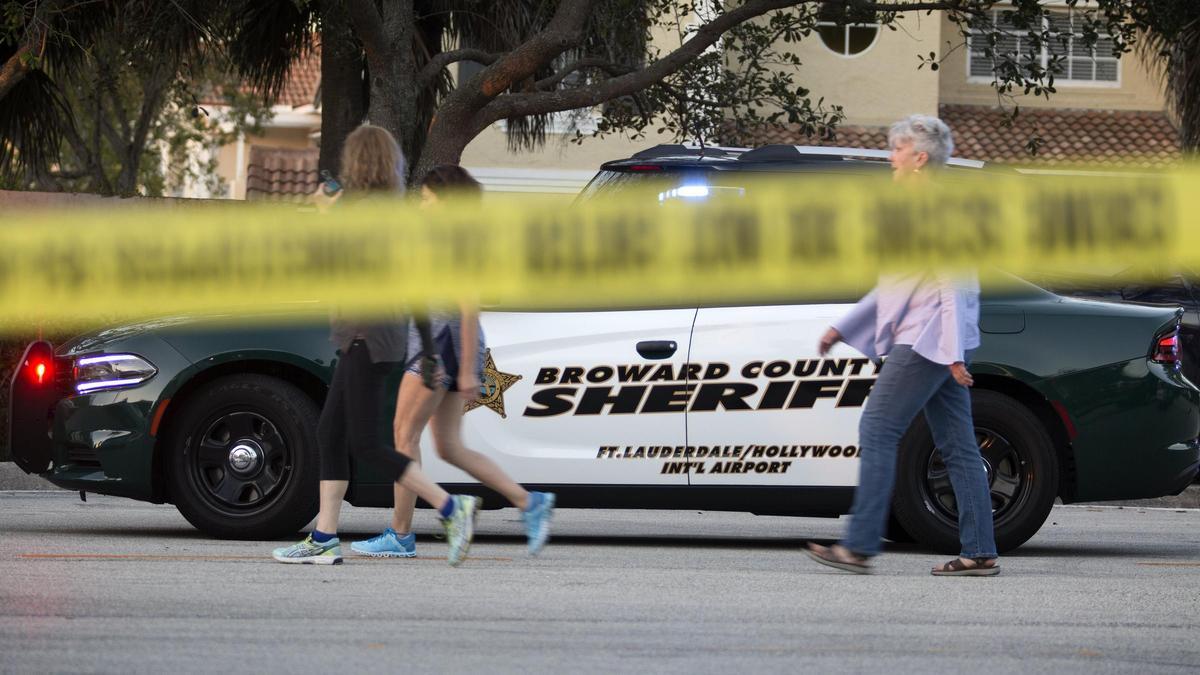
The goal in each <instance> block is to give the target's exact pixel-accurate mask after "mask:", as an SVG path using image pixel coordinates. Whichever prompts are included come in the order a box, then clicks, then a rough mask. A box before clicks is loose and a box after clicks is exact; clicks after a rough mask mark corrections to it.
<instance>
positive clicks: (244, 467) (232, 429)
mask: <svg viewBox="0 0 1200 675" xmlns="http://www.w3.org/2000/svg"><path fill="white" fill-rule="evenodd" d="M319 415H320V410H319V409H318V407H317V405H316V404H315V403H314V402H313V400H312V399H311V398H309V397H308V395H307V394H305V393H304V392H303V391H301V390H300V389H298V388H297V387H296V386H294V385H292V384H291V383H289V382H286V381H284V380H281V379H278V378H274V377H269V376H266V375H233V376H229V377H223V378H221V379H218V380H214V381H213V382H210V383H208V384H207V385H204V387H203V388H201V389H200V390H198V391H196V392H195V394H194V395H191V396H189V397H188V398H187V400H186V401H185V402H184V403H183V408H182V410H180V411H179V417H178V418H177V419H175V420H173V421H172V424H171V435H170V443H169V445H168V446H167V452H168V453H169V456H168V457H167V458H166V462H165V465H166V469H167V480H168V485H169V488H170V491H171V496H172V499H173V501H174V502H175V506H176V508H178V509H179V512H180V513H181V514H183V517H184V518H186V519H187V520H188V522H190V523H191V524H192V525H195V526H196V528H197V529H199V530H201V531H202V532H204V533H206V534H209V535H212V536H214V537H218V538H221V539H275V538H278V537H282V536H285V535H290V534H294V533H295V532H296V531H297V530H299V529H300V528H301V527H303V526H304V525H305V524H307V523H308V522H309V521H310V520H312V518H313V516H315V515H316V513H317V504H318V496H317V480H318V467H317V462H318V457H317V445H316V438H317V418H318V416H319Z"/></svg>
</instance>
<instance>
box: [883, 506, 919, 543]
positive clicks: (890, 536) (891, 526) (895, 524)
mask: <svg viewBox="0 0 1200 675" xmlns="http://www.w3.org/2000/svg"><path fill="white" fill-rule="evenodd" d="M883 537H884V538H885V539H887V540H888V541H890V542H893V543H896V544H911V543H913V542H914V541H916V539H913V536H912V535H911V534H909V533H908V530H906V529H904V526H903V525H901V524H900V521H898V520H896V514H894V513H893V514H892V515H890V516H888V522H887V528H886V529H884V531H883Z"/></svg>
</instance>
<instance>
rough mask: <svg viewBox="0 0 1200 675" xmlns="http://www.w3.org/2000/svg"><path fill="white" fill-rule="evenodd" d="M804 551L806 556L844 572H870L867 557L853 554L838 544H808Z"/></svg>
mask: <svg viewBox="0 0 1200 675" xmlns="http://www.w3.org/2000/svg"><path fill="white" fill-rule="evenodd" d="M804 552H805V553H807V554H808V557H810V558H812V559H813V560H815V561H817V562H819V563H821V564H822V565H827V566H829V567H834V568H836V569H839V570H843V571H845V572H853V573H854V574H870V573H871V566H870V565H868V564H867V559H866V558H863V557H862V556H857V555H854V554H853V553H852V552H850V551H849V550H848V549H846V548H845V547H843V546H839V545H838V544H834V545H833V546H821V545H819V544H809V545H808V547H807V548H805V549H804Z"/></svg>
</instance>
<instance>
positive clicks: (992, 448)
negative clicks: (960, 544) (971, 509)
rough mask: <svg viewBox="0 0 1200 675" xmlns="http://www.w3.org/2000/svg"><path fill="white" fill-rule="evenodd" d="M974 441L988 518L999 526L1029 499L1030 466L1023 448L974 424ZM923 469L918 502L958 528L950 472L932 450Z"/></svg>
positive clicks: (1031, 477)
mask: <svg viewBox="0 0 1200 675" xmlns="http://www.w3.org/2000/svg"><path fill="white" fill-rule="evenodd" d="M975 442H976V443H978V444H979V454H980V455H981V456H982V457H983V466H984V469H985V470H986V471H987V477H988V490H989V492H990V493H991V497H992V518H993V520H994V522H995V526H996V527H1000V526H1001V525H1003V524H1004V523H1006V522H1007V521H1008V519H1009V518H1012V517H1013V516H1014V515H1016V514H1020V513H1021V507H1022V506H1023V505H1024V502H1025V500H1026V499H1028V498H1029V486H1030V484H1031V483H1032V481H1033V480H1034V477H1033V475H1032V473H1031V470H1032V464H1031V463H1030V461H1029V459H1028V458H1026V457H1024V456H1023V454H1024V451H1025V448H1024V446H1019V445H1014V444H1012V443H1010V442H1009V441H1008V439H1006V438H1005V437H1004V436H1002V435H1000V434H999V433H997V432H996V431H993V430H991V429H986V428H983V427H980V426H978V425H976V427H975ZM925 464H926V466H925V481H924V482H923V483H922V484H921V487H922V490H921V499H922V501H923V502H924V503H925V507H926V508H927V509H929V510H930V512H931V513H933V514H934V515H936V516H937V517H939V518H940V519H941V520H942V522H943V523H946V524H948V525H951V526H954V527H957V526H958V502H957V500H956V498H955V496H954V486H953V485H951V484H950V471H949V470H948V469H947V468H946V464H945V463H944V462H943V461H942V455H941V453H940V452H938V451H937V449H936V448H934V450H933V452H931V453H929V457H928V460H927V461H926V463H925Z"/></svg>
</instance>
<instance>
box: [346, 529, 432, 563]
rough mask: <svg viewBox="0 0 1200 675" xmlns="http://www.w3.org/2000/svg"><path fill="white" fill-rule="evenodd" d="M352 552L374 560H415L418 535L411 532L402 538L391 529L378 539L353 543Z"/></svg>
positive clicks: (373, 538)
mask: <svg viewBox="0 0 1200 675" xmlns="http://www.w3.org/2000/svg"><path fill="white" fill-rule="evenodd" d="M350 550H352V551H354V552H355V553H361V554H362V555H369V556H371V557H372V558H415V557H417V535H415V534H413V533H412V532H409V533H408V534H406V535H404V536H403V537H401V536H400V535H399V534H397V533H396V531H395V530H393V529H392V528H390V527H389V528H388V529H386V530H384V531H383V534H381V535H379V536H377V537H372V538H370V539H368V540H366V541H356V542H353V543H351V544H350Z"/></svg>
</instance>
